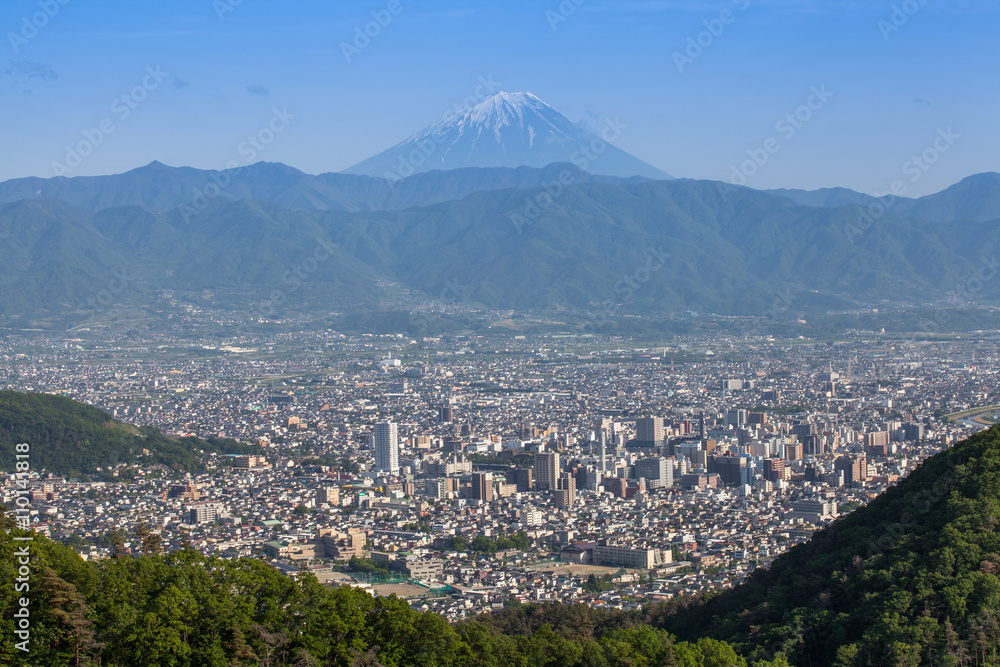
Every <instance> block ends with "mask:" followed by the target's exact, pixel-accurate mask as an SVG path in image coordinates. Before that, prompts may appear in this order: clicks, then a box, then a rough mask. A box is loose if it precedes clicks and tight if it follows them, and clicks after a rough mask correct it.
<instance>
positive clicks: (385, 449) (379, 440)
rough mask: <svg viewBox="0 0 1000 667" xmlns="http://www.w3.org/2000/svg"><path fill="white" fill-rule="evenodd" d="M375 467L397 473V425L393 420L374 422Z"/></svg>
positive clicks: (381, 470)
mask: <svg viewBox="0 0 1000 667" xmlns="http://www.w3.org/2000/svg"><path fill="white" fill-rule="evenodd" d="M375 468H376V469H377V470H378V471H379V472H387V473H389V474H390V475H398V474H399V425H398V424H396V423H394V422H379V423H378V424H375Z"/></svg>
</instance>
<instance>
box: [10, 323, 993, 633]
mask: <svg viewBox="0 0 1000 667" xmlns="http://www.w3.org/2000/svg"><path fill="white" fill-rule="evenodd" d="M641 345H642V346H637V345H636V343H635V342H634V341H629V340H624V339H610V338H607V337H601V336H577V335H571V334H568V333H567V334H545V335H540V334H535V335H515V334H510V335H500V334H497V335H488V336H484V335H477V334H474V333H471V332H470V333H467V334H453V335H444V336H441V337H420V338H413V337H410V336H407V335H403V334H386V335H344V334H340V333H336V332H333V331H320V332H314V333H301V334H294V335H292V334H273V335H249V334H241V335H240V336H238V337H236V338H228V339H219V340H217V341H214V342H213V344H211V345H210V344H206V343H204V342H200V343H193V342H192V341H191V340H190V339H189V338H188V337H186V336H182V335H179V334H178V335H171V334H170V333H164V332H153V331H148V332H136V331H132V332H129V335H128V336H127V337H126V336H125V335H123V334H108V333H99V332H97V331H91V330H88V329H83V330H82V331H78V332H75V333H72V334H62V335H48V334H41V333H39V334H28V333H26V334H24V335H22V336H18V337H9V338H8V339H7V340H6V341H5V343H4V344H3V346H2V348H0V353H2V354H0V363H2V366H0V387H2V388H4V389H12V390H16V391H22V392H24V391H27V392H46V393H50V394H59V395H63V396H67V397H69V398H72V399H74V400H77V401H80V402H83V403H87V404H90V405H94V406H97V407H99V408H101V409H103V410H105V411H107V413H108V414H109V415H111V416H112V417H113V418H114V419H115V420H118V421H121V422H124V423H127V424H131V425H134V426H138V427H155V428H157V429H159V430H161V431H162V432H163V433H164V434H166V435H168V436H188V435H193V436H199V437H202V438H205V437H215V438H226V439H232V440H235V441H238V442H241V443H244V444H250V445H252V446H254V448H255V450H254V451H256V452H257V453H255V454H241V455H220V454H215V453H205V454H204V456H202V457H200V458H199V464H198V466H197V469H195V470H181V469H179V468H178V467H177V466H174V467H173V468H171V467H169V466H166V465H141V466H137V465H134V464H128V463H121V464H119V465H117V466H113V467H110V468H106V469H102V470H98V471H94V473H93V474H87V475H78V476H59V475H55V474H52V473H50V472H49V471H46V470H38V469H35V470H32V475H31V481H30V488H31V509H30V515H29V516H30V523H31V527H32V528H33V529H35V530H37V531H40V532H42V533H44V534H46V535H48V536H50V537H52V538H53V539H56V540H59V541H63V542H64V543H66V544H69V545H71V546H73V547H74V548H75V549H76V550H78V551H79V552H80V553H81V554H82V555H83V556H84V557H85V558H87V559H102V558H107V557H109V556H111V555H114V554H116V553H131V554H135V555H139V554H142V553H148V552H158V551H161V550H163V551H168V552H169V551H174V550H178V549H181V548H193V549H196V550H199V551H201V552H203V553H206V554H217V555H220V556H222V557H225V558H236V557H241V556H249V557H254V558H259V559H263V560H265V561H266V562H267V563H269V564H270V565H271V566H273V567H274V568H276V569H277V570H279V571H280V572H282V573H284V574H286V575H287V576H289V577H298V576H301V575H302V574H303V573H312V574H313V575H315V576H316V577H317V579H318V580H319V581H320V582H321V583H323V584H326V585H329V586H344V585H346V586H356V587H361V588H364V589H365V590H368V591H370V592H372V593H375V594H379V595H390V594H395V595H398V596H399V597H402V598H404V599H406V600H407V601H408V602H409V604H410V605H411V606H412V607H413V608H414V609H417V610H428V609H429V610H433V611H436V612H439V613H442V614H444V615H445V616H446V617H447V618H449V619H452V620H455V619H459V618H462V617H465V616H467V615H470V614H476V613H481V612H483V611H484V610H488V609H499V608H502V607H503V606H504V605H505V604H509V603H510V602H511V601H515V600H516V601H520V602H537V601H573V602H585V603H587V604H589V605H592V606H596V607H611V608H616V609H634V608H637V607H639V606H641V605H643V604H645V603H647V602H650V601H660V600H669V599H671V598H672V597H675V596H678V595H681V594H695V593H698V592H704V591H707V590H711V589H716V588H726V587H731V586H733V585H734V584H738V583H740V582H741V581H742V580H743V579H744V577H746V575H747V574H749V573H750V572H752V571H753V570H755V569H756V568H767V567H768V565H769V563H770V561H771V560H772V559H773V558H775V557H776V556H777V555H779V554H781V553H783V552H784V551H786V550H787V549H788V548H789V547H790V546H792V545H795V544H798V543H801V542H804V541H807V540H808V539H809V538H810V536H811V534H812V532H813V531H814V530H815V529H817V528H819V527H822V526H824V525H828V524H830V523H831V522H833V521H835V520H836V519H837V517H838V516H839V515H841V514H843V513H846V512H848V511H850V510H851V509H853V508H855V507H858V506H860V505H863V504H866V503H867V502H869V501H870V500H871V499H873V498H874V497H875V496H877V495H878V494H880V493H881V492H882V491H884V490H885V489H886V488H887V487H889V486H891V485H894V484H895V483H897V482H898V481H899V480H900V479H901V478H904V477H906V476H907V475H908V474H909V473H910V472H911V471H912V470H913V469H914V468H915V467H916V466H917V465H918V464H919V463H920V462H921V461H923V460H924V459H925V458H927V457H928V456H930V455H933V454H935V453H937V452H939V451H941V450H942V449H945V448H948V447H949V446H950V445H952V444H954V443H956V442H957V441H959V440H961V439H963V438H965V437H967V436H968V435H970V434H971V433H973V432H975V431H978V430H981V429H983V428H985V427H986V426H987V425H989V424H991V423H993V418H994V412H1000V407H996V406H993V408H992V409H990V408H989V407H988V406H992V405H993V404H994V403H1000V400H998V391H1000V387H998V384H997V377H996V374H997V367H996V358H997V355H998V349H997V344H996V339H995V338H993V337H991V336H987V335H976V334H969V335H961V336H959V335H954V336H937V337H930V336H926V335H924V336H918V337H917V338H905V337H898V338H893V337H888V336H885V335H884V334H877V333H874V332H854V333H852V334H850V335H847V336H842V337H838V338H836V339H833V340H824V341H815V340H806V339H786V340H776V339H774V338H773V337H768V336H762V335H744V336H736V337H717V338H707V337H702V338H693V337H692V338H684V337H675V338H671V339H669V340H665V341H664V342H661V343H649V342H643V343H642V344H641ZM963 411H965V412H963ZM17 493H18V491H17V484H16V478H15V476H14V475H11V476H9V477H8V478H7V479H6V480H5V484H4V488H3V498H2V500H3V501H4V502H5V503H8V504H12V501H13V499H14V497H15V496H16V495H17Z"/></svg>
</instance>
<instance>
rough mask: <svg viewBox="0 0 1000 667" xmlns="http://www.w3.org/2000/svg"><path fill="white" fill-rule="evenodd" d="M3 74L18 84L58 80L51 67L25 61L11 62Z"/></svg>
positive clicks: (46, 64) (45, 64)
mask: <svg viewBox="0 0 1000 667" xmlns="http://www.w3.org/2000/svg"><path fill="white" fill-rule="evenodd" d="M3 73H4V75H5V76H8V77H10V78H12V79H14V81H16V82H18V83H31V82H34V81H55V80H56V79H58V78H59V75H58V74H56V71H55V70H54V69H52V65H49V64H48V63H33V62H28V61H27V60H19V61H11V63H10V66H9V67H8V68H7V69H5V70H4V72H3Z"/></svg>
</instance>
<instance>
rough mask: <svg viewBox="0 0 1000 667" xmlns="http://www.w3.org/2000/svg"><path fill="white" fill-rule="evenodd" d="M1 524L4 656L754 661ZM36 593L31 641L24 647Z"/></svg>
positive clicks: (620, 632) (653, 635)
mask: <svg viewBox="0 0 1000 667" xmlns="http://www.w3.org/2000/svg"><path fill="white" fill-rule="evenodd" d="M0 524H2V530H0V581H2V582H3V583H4V585H3V586H2V588H0V609H2V610H3V614H2V617H0V664H3V665H33V666H38V667H57V666H61V665H77V664H79V665H102V666H104V667H116V666H137V667H152V666H160V665H163V666H171V667H238V666H251V665H273V666H277V665H344V666H349V665H369V666H376V665H383V666H384V667H404V666H411V665H413V666H428V667H429V666H432V665H442V666H451V665H454V666H459V665H469V666H472V665H487V666H495V667H502V666H507V665H511V666H515V667H516V666H523V667H538V666H543V665H553V666H557V665H558V666H559V667H571V666H573V665H580V666H584V665H587V666H594V667H597V666H602V665H606V666H609V667H610V666H612V665H614V666H621V667H625V666H626V665H629V666H636V667H638V666H640V665H678V666H684V667H698V666H700V665H711V666H713V667H727V666H737V667H744V666H746V665H747V662H746V661H745V660H744V659H743V658H742V657H740V656H739V655H738V654H737V653H736V652H735V650H734V649H733V647H732V646H730V645H729V644H726V643H725V642H721V641H717V640H714V639H699V640H696V641H695V642H678V641H675V640H674V638H673V637H671V636H670V635H669V634H668V633H667V632H666V631H665V630H662V629H657V628H654V627H652V626H650V625H648V624H644V623H642V622H641V621H642V619H641V618H639V617H638V616H636V615H624V614H612V613H609V612H599V611H596V610H591V609H590V608H589V607H584V606H582V605H556V604H552V605H545V606H537V605H514V606H513V607H509V608H508V609H506V610H505V611H504V612H502V613H500V614H498V615H497V616H495V617H482V618H481V619H479V620H471V621H466V622H461V623H457V624H455V625H451V624H449V623H448V622H447V621H446V620H445V618H444V617H442V616H439V615H437V614H433V613H420V612H416V611H413V610H411V609H410V607H409V605H407V603H406V602H405V601H403V600H401V599H399V598H396V597H395V596H392V597H377V598H376V597H372V596H371V595H369V594H368V593H366V592H364V591H362V590H360V589H356V588H350V587H341V588H335V589H330V588H326V587H324V586H321V585H320V584H319V583H318V582H317V581H316V579H315V577H313V576H312V575H307V576H305V577H303V578H302V579H299V580H293V579H290V578H288V577H286V576H285V575H284V574H281V573H279V572H278V571H277V570H275V569H273V568H271V567H270V566H269V565H267V564H265V563H263V562H261V561H258V560H253V559H246V558H243V559H239V560H222V559H218V558H207V557H205V556H203V555H201V554H199V553H197V552H195V551H191V550H184V551H178V552H175V553H173V554H169V555H149V556H140V557H131V556H124V557H122V558H110V559H105V560H102V561H98V562H92V563H91V562H85V561H83V560H82V559H81V558H80V557H79V556H78V555H77V554H76V553H75V552H74V551H73V550H72V549H70V548H69V547H66V546H63V545H61V544H58V543H56V542H53V541H51V540H48V539H45V538H44V537H41V536H37V535H36V536H35V537H34V540H33V541H32V542H15V540H14V537H17V536H25V535H28V533H25V532H23V531H20V530H18V529H16V528H14V527H13V522H12V521H11V520H10V519H9V518H7V517H6V516H3V517H0ZM25 544H28V545H29V547H28V549H29V552H30V566H29V567H30V571H31V573H30V575H29V583H30V587H31V588H30V591H27V592H15V590H14V582H15V580H16V578H17V576H18V575H17V568H18V567H19V565H18V564H17V558H16V555H15V554H16V550H17V549H20V548H21V547H22V546H23V545H25ZM24 596H27V597H28V599H29V601H30V602H29V605H28V607H27V608H28V610H29V618H30V637H29V644H28V645H27V648H29V649H30V651H29V652H23V651H20V650H19V649H17V648H16V644H17V642H18V641H21V638H18V637H17V636H16V635H15V630H16V627H15V624H16V621H17V619H15V617H14V614H15V611H16V610H17V609H19V608H20V607H19V602H20V600H19V598H20V597H24ZM777 664H779V665H781V664H784V663H783V662H782V661H779V662H778V663H777ZM755 667H767V663H757V664H756V665H755Z"/></svg>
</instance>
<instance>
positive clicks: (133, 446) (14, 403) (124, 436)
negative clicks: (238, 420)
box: [0, 391, 258, 475]
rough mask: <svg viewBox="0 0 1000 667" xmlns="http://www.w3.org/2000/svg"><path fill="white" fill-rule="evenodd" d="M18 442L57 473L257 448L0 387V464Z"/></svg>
mask: <svg viewBox="0 0 1000 667" xmlns="http://www.w3.org/2000/svg"><path fill="white" fill-rule="evenodd" d="M19 442H26V443H28V444H29V445H30V446H31V469H32V470H40V469H43V468H44V469H45V470H47V471H48V472H51V473H55V474H57V475H79V474H83V473H92V472H94V471H95V470H96V469H97V468H101V467H108V466H113V465H115V464H118V463H128V464H139V463H141V464H143V465H153V464H163V465H167V466H171V467H173V468H174V469H176V470H184V471H192V470H195V469H197V468H198V457H199V456H200V454H199V452H201V451H204V452H214V453H217V454H251V453H256V452H257V451H258V448H257V447H256V446H251V445H242V444H240V443H238V442H236V441H235V440H228V439H224V438H208V439H207V440H206V439H202V438H194V437H188V438H168V437H166V436H165V435H163V434H162V433H161V432H160V431H158V430H157V429H154V428H141V429H140V428H136V427H133V426H129V425H127V424H123V423H121V422H118V421H115V420H114V419H112V418H111V416H110V415H109V414H108V413H106V412H104V411H103V410H100V409H98V408H95V407H92V406H89V405H84V404H83V403H79V402H77V401H74V400H72V399H70V398H66V397H64V396H53V395H51V394H41V393H24V392H17V391H0V470H11V471H12V470H13V469H14V462H15V461H16V460H17V459H16V458H15V457H14V453H15V452H14V445H16V444H17V443H19ZM143 450H146V451H147V452H148V454H147V453H144V452H143Z"/></svg>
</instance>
